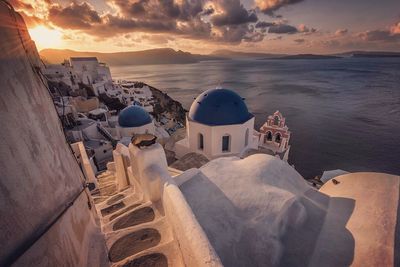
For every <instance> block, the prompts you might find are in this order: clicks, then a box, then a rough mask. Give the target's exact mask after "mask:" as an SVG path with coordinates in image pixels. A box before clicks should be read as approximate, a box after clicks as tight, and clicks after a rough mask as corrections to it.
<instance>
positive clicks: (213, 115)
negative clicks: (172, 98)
mask: <svg viewBox="0 0 400 267" xmlns="http://www.w3.org/2000/svg"><path fill="white" fill-rule="evenodd" d="M253 132H254V116H253V114H251V113H250V112H249V111H248V109H247V106H246V104H245V103H244V101H243V98H241V97H240V96H239V95H238V94H237V93H235V92H233V91H231V90H228V89H211V90H208V91H205V92H203V93H202V94H200V95H199V96H198V97H197V98H196V99H195V100H194V102H193V104H192V106H191V107H190V111H189V113H188V115H187V116H186V138H184V139H182V140H180V141H178V142H176V143H175V154H176V157H177V158H178V159H179V158H181V157H182V156H184V155H186V154H188V153H191V152H195V153H199V154H203V155H204V156H206V157H207V158H208V159H213V158H217V157H221V156H231V155H239V154H240V153H242V152H243V151H245V150H246V149H250V148H257V147H258V137H257V136H254V134H253Z"/></svg>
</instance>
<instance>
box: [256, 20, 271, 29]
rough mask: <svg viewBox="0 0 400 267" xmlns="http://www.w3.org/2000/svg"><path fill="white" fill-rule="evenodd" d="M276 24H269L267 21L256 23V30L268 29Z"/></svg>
mask: <svg viewBox="0 0 400 267" xmlns="http://www.w3.org/2000/svg"><path fill="white" fill-rule="evenodd" d="M274 25H275V23H274V22H267V21H259V22H257V23H256V25H255V27H256V28H268V27H271V26H274Z"/></svg>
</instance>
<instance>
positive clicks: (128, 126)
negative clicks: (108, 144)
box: [117, 105, 154, 138]
mask: <svg viewBox="0 0 400 267" xmlns="http://www.w3.org/2000/svg"><path fill="white" fill-rule="evenodd" d="M117 132H118V136H119V137H120V138H124V137H132V136H133V135H134V134H143V133H151V134H154V123H153V119H152V118H151V116H150V114H149V113H148V112H147V111H146V110H144V109H143V108H142V107H140V106H135V105H133V106H129V107H126V108H124V109H123V110H121V112H120V113H119V115H118V127H117Z"/></svg>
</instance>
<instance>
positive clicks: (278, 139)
mask: <svg viewBox="0 0 400 267" xmlns="http://www.w3.org/2000/svg"><path fill="white" fill-rule="evenodd" d="M275 142H277V143H278V144H280V143H281V134H280V133H277V134H276V135H275Z"/></svg>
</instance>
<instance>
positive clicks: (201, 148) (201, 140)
mask: <svg viewBox="0 0 400 267" xmlns="http://www.w3.org/2000/svg"><path fill="white" fill-rule="evenodd" d="M199 149H200V150H203V149H204V136H203V134H201V133H199Z"/></svg>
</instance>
